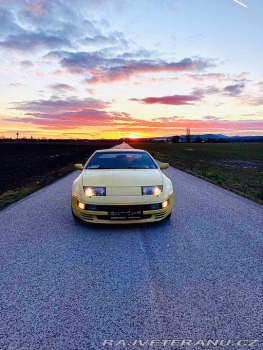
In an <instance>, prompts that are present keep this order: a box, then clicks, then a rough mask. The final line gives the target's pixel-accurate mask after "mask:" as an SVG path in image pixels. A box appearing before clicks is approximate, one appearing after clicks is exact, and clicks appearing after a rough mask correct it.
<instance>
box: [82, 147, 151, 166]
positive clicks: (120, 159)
mask: <svg viewBox="0 0 263 350" xmlns="http://www.w3.org/2000/svg"><path fill="white" fill-rule="evenodd" d="M156 168H157V166H156V164H155V163H154V161H153V160H152V159H151V157H150V156H149V155H148V154H147V153H145V152H136V151H134V152H131V151H129V152H124V151H122V152H98V153H95V154H94V156H93V157H92V158H91V160H90V161H89V162H88V164H87V166H86V169H156Z"/></svg>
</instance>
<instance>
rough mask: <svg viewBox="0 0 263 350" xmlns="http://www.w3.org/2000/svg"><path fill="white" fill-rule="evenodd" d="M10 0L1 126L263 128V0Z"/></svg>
mask: <svg viewBox="0 0 263 350" xmlns="http://www.w3.org/2000/svg"><path fill="white" fill-rule="evenodd" d="M242 2H243V3H245V4H246V5H247V6H248V8H245V7H243V6H241V5H239V4H238V3H237V2H235V1H233V0H74V1H73V0H14V1H13V0H0V23H1V25H0V59H1V64H0V72H1V96H0V99H1V104H0V136H5V137H12V138H15V137H16V133H17V132H19V137H31V136H33V137H34V138H41V137H48V138H90V139H92V138H94V139H96V138H120V137H128V136H138V137H150V136H171V135H181V134H185V129H186V127H190V128H191V133H192V134H204V133H216V134H225V135H229V136H230V135H240V136H242V135H263V131H262V130H263V118H262V117H263V46H262V43H263V24H262V23H263V22H262V18H263V1H262V0H243V1H242Z"/></svg>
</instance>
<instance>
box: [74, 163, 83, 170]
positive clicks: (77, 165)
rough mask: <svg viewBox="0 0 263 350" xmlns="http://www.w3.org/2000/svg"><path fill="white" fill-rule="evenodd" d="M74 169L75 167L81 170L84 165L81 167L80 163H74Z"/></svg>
mask: <svg viewBox="0 0 263 350" xmlns="http://www.w3.org/2000/svg"><path fill="white" fill-rule="evenodd" d="M74 169H75V170H83V169H84V167H83V165H82V164H75V165H74Z"/></svg>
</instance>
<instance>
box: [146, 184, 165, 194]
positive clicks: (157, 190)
mask: <svg viewBox="0 0 263 350" xmlns="http://www.w3.org/2000/svg"><path fill="white" fill-rule="evenodd" d="M162 191H163V186H161V185H156V186H142V195H143V196H151V195H154V196H159V195H160V194H161V193H162Z"/></svg>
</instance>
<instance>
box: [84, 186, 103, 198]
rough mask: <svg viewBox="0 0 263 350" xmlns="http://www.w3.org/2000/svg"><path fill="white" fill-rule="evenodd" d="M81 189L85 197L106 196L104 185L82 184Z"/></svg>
mask: <svg viewBox="0 0 263 350" xmlns="http://www.w3.org/2000/svg"><path fill="white" fill-rule="evenodd" d="M83 191H84V193H85V195H86V196H87V197H93V196H106V187H90V186H84V187H83Z"/></svg>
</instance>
